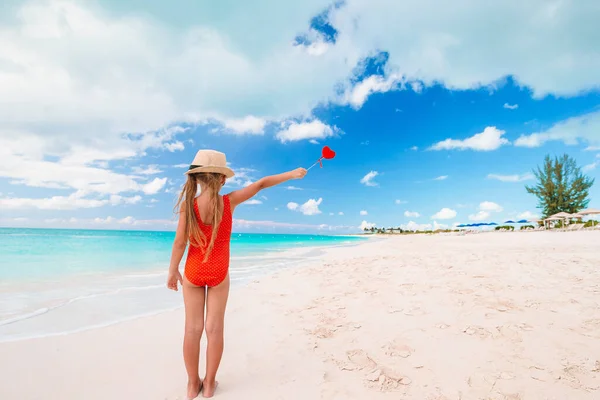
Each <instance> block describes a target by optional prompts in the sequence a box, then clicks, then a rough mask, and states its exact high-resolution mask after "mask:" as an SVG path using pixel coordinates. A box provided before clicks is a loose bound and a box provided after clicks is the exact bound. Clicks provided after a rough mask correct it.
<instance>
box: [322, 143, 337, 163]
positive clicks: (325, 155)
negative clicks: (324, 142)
mask: <svg viewBox="0 0 600 400" xmlns="http://www.w3.org/2000/svg"><path fill="white" fill-rule="evenodd" d="M333 157H335V151H333V150H331V149H330V148H329V146H325V147H323V158H324V159H326V160H331V159H332V158H333Z"/></svg>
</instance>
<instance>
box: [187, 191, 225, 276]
mask: <svg viewBox="0 0 600 400" xmlns="http://www.w3.org/2000/svg"><path fill="white" fill-rule="evenodd" d="M194 214H196V220H197V221H198V225H200V229H201V230H202V232H203V233H204V235H205V236H206V238H207V243H206V246H193V245H191V244H190V246H189V249H188V255H187V260H186V262H185V277H186V278H187V280H188V281H190V282H191V283H193V284H194V285H197V286H208V287H213V286H217V285H218V284H219V283H221V282H223V281H224V280H225V278H226V277H227V273H228V272H229V244H230V240H231V225H232V222H233V219H232V216H231V205H230V203H229V196H223V218H222V219H221V223H220V224H219V230H218V232H217V238H216V239H215V245H214V247H213V249H212V251H211V252H210V254H209V255H208V259H207V260H206V262H204V255H205V253H206V248H207V247H208V243H209V242H210V238H211V237H212V225H207V224H205V223H204V222H202V218H201V217H200V210H199V209H198V203H197V202H195V201H194Z"/></svg>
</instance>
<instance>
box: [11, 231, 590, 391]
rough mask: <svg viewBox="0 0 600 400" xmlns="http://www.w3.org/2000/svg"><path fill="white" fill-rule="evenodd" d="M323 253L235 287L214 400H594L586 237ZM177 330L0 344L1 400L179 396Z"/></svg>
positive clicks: (430, 240)
mask: <svg viewBox="0 0 600 400" xmlns="http://www.w3.org/2000/svg"><path fill="white" fill-rule="evenodd" d="M326 253H327V254H326V255H325V256H324V257H322V258H321V260H320V261H318V262H314V263H312V264H311V265H308V266H306V267H301V268H297V269H293V270H288V271H284V272H281V273H278V274H276V275H272V276H269V277H266V278H264V279H261V280H260V282H254V283H252V284H250V285H248V286H247V287H244V288H241V289H238V288H234V289H233V291H232V294H231V297H230V302H229V307H228V311H227V317H226V318H227V323H226V348H225V354H224V358H223V362H222V366H221V369H220V373H219V376H218V380H219V381H220V386H219V389H218V391H217V394H216V396H215V398H217V399H224V400H225V399H234V400H239V399H286V400H288V399H399V398H405V399H417V400H455V399H462V400H470V399H473V400H481V399H494V400H495V399H511V400H517V399H521V400H523V399H557V400H558V399H560V400H565V399H569V400H572V399H582V400H583V399H589V400H592V399H599V398H600V311H599V307H600V232H529V233H521V232H514V233H482V234H477V235H467V236H442V235H433V236H426V235H411V236H397V237H390V238H387V239H382V240H372V241H368V243H365V244H361V245H358V246H356V247H352V248H332V249H329V250H327V251H326ZM165 290H167V289H166V288H165ZM123 306H124V307H126V305H125V304H124V305H123ZM182 334H183V312H182V310H177V311H173V312H167V313H163V314H159V315H156V316H153V317H147V318H140V319H137V320H134V321H129V322H124V323H120V324H117V325H113V326H109V327H106V328H101V329H95V330H90V331H85V332H81V333H75V334H70V335H64V336H55V337H48V338H41V339H31V340H24V341H16V342H6V343H1V344H0V355H1V357H0V376H1V377H2V379H1V380H0V399H2V400H17V399H19V400H26V399H45V400H49V399H60V400H70V399H86V400H95V399H111V400H112V399H134V400H135V399H140V400H145V399H148V400H154V399H183V398H184V394H185V385H186V375H185V371H184V366H183V362H182V359H181V339H182Z"/></svg>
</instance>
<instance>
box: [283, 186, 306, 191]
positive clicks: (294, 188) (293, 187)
mask: <svg viewBox="0 0 600 400" xmlns="http://www.w3.org/2000/svg"><path fill="white" fill-rule="evenodd" d="M285 188H286V189H287V190H304V189H302V188H299V187H296V186H286V187H285Z"/></svg>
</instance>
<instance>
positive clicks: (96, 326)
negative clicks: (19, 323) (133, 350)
mask: <svg viewBox="0 0 600 400" xmlns="http://www.w3.org/2000/svg"><path fill="white" fill-rule="evenodd" d="M180 308H183V305H178V306H175V307H170V308H165V309H161V310H155V311H151V312H147V313H142V314H136V315H131V316H129V317H124V318H118V319H115V320H111V321H107V322H103V323H100V324H93V325H86V326H82V327H79V328H76V329H71V330H65V331H61V332H52V333H38V334H32V335H23V336H19V337H11V338H0V343H6V342H17V341H20V340H29V339H38V338H45V337H51V336H64V335H71V334H73V333H79V332H85V331H89V330H92V329H99V328H106V327H107V326H111V325H116V324H120V323H122V322H127V321H131V320H134V319H138V318H144V317H151V316H153V315H158V314H162V313H165V312H169V311H175V310H178V309H180Z"/></svg>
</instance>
